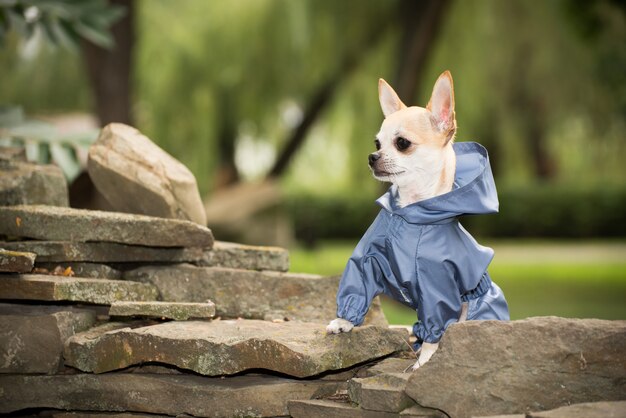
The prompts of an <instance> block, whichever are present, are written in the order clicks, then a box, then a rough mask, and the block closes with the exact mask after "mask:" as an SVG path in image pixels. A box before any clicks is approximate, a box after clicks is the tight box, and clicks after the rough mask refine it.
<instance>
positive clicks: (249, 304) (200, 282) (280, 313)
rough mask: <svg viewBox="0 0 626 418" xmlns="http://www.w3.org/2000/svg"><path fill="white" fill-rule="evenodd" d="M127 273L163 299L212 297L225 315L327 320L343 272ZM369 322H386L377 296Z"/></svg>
mask: <svg viewBox="0 0 626 418" xmlns="http://www.w3.org/2000/svg"><path fill="white" fill-rule="evenodd" d="M124 278H125V279H128V280H136V281H141V282H145V283H150V284H152V285H154V286H156V287H157V288H158V289H159V292H160V295H161V300H164V301H173V302H203V301H206V300H211V301H213V302H215V305H216V309H217V315H218V316H221V317H224V318H238V317H241V318H247V319H266V320H285V319H286V320H290V321H305V322H323V323H327V322H329V321H330V320H332V319H334V318H335V316H336V315H335V313H336V310H337V305H336V296H335V295H336V294H337V288H338V286H339V277H324V276H319V275H313V274H300V273H280V272H269V271H263V272H260V271H248V270H241V269H227V268H221V267H197V266H193V265H190V264H180V265H173V266H147V267H141V268H138V269H136V270H132V271H128V272H126V273H125V274H124ZM365 324H366V325H380V326H386V325H387V320H386V319H385V317H384V314H383V313H382V309H381V308H380V303H379V302H378V299H376V300H375V302H374V303H373V304H372V306H371V308H370V311H369V313H368V315H367V317H366V321H365Z"/></svg>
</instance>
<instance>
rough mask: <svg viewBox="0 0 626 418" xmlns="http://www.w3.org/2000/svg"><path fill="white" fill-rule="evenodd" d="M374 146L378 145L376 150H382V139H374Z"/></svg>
mask: <svg viewBox="0 0 626 418" xmlns="http://www.w3.org/2000/svg"><path fill="white" fill-rule="evenodd" d="M374 146H376V150H377V151H378V150H380V141H379V140H378V139H377V140H375V141H374Z"/></svg>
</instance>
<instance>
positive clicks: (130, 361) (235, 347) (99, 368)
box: [65, 320, 408, 377]
mask: <svg viewBox="0 0 626 418" xmlns="http://www.w3.org/2000/svg"><path fill="white" fill-rule="evenodd" d="M407 338H408V335H406V334H405V333H404V332H402V331H399V332H398V331H393V330H390V329H389V328H386V327H385V328H383V327H374V326H364V327H357V328H355V329H354V330H353V331H352V332H350V333H346V334H340V335H326V333H325V327H324V325H322V324H311V323H302V322H282V323H274V322H269V321H257V320H221V321H185V322H176V321H175V322H166V323H162V324H158V325H153V326H148V327H140V328H134V329H131V328H124V329H119V330H115V331H105V332H102V333H101V334H99V335H95V331H94V330H91V331H90V332H89V333H88V335H85V334H77V335H75V336H73V337H72V338H70V339H69V340H68V341H67V344H66V346H65V360H66V363H67V364H68V365H70V366H72V367H75V368H77V369H79V370H82V371H85V372H95V373H103V372H107V371H111V370H117V369H122V368H125V367H128V366H132V365H135V364H139V363H145V362H152V361H154V362H160V363H165V364H169V365H173V366H176V367H180V368H183V369H189V370H192V371H195V372H197V373H200V374H204V375H209V376H217V375H228V374H234V373H239V372H241V371H244V370H249V369H265V370H272V371H275V372H279V373H283V374H287V375H290V376H295V377H307V376H313V375H317V374H320V373H322V372H326V371H329V370H338V369H343V368H347V367H350V366H353V365H355V364H359V363H363V362H366V361H369V360H372V359H376V358H379V357H383V356H386V355H388V354H391V353H393V352H395V351H398V350H401V349H403V348H404V346H405V345H406V342H405V340H406V339H407ZM101 353H107V355H106V356H103V355H101Z"/></svg>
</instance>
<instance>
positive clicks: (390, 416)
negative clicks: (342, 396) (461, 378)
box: [289, 399, 445, 418]
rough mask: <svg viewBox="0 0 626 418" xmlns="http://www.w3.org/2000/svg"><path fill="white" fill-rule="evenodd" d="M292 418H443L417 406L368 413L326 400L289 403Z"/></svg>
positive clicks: (365, 410) (348, 404)
mask: <svg viewBox="0 0 626 418" xmlns="http://www.w3.org/2000/svg"><path fill="white" fill-rule="evenodd" d="M289 413H290V414H291V416H292V417H293V418H444V417H445V415H444V414H441V413H440V412H439V411H434V410H432V409H426V408H422V407H420V406H418V405H416V406H413V407H410V408H407V409H405V410H403V411H401V412H398V413H393V412H382V411H369V410H367V409H363V408H361V407H359V406H357V405H355V404H353V403H350V402H346V401H344V402H341V401H333V400H326V399H312V400H294V401H290V402H289Z"/></svg>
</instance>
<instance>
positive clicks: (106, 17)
mask: <svg viewBox="0 0 626 418" xmlns="http://www.w3.org/2000/svg"><path fill="white" fill-rule="evenodd" d="M124 13H125V12H124V8H122V7H119V6H112V5H110V4H109V2H108V1H107V0H3V1H2V2H0V45H1V43H2V42H3V41H4V40H5V38H6V35H7V33H8V32H9V31H14V32H16V34H17V35H19V36H20V37H21V38H23V39H25V40H29V39H31V38H32V37H34V36H36V35H37V34H41V35H42V36H43V37H44V38H45V39H46V40H48V41H50V42H51V43H53V44H57V45H64V46H68V47H76V46H77V45H78V41H79V40H80V39H81V38H84V39H86V40H88V41H89V42H92V43H94V44H96V45H98V46H101V47H103V48H112V47H113V46H114V42H113V38H112V36H111V34H110V33H109V27H110V26H111V25H112V24H113V23H115V22H116V21H117V20H118V19H120V18H121V17H122V16H123V15H124Z"/></svg>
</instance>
